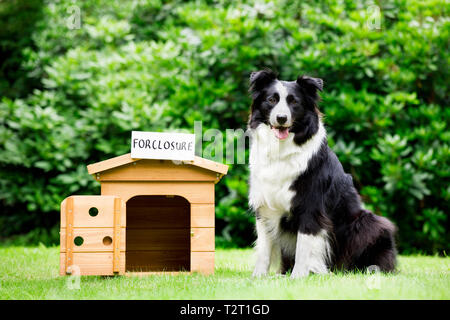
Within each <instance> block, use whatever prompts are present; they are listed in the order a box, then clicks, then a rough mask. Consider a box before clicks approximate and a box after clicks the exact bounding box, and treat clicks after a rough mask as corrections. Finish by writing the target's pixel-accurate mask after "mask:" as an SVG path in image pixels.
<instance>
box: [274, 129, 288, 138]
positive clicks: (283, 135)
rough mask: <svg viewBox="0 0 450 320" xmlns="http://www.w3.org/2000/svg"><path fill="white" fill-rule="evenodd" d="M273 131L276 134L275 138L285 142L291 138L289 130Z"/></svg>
mask: <svg viewBox="0 0 450 320" xmlns="http://www.w3.org/2000/svg"><path fill="white" fill-rule="evenodd" d="M272 130H273V132H274V133H275V136H276V137H277V138H278V139H280V140H284V139H286V138H287V137H288V136H289V129H288V128H272Z"/></svg>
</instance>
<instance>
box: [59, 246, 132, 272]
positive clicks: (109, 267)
mask: <svg viewBox="0 0 450 320" xmlns="http://www.w3.org/2000/svg"><path fill="white" fill-rule="evenodd" d="M93 259H94V260H93ZM73 262H74V263H73V264H74V265H76V266H79V267H80V273H81V275H85V276H91V275H103V276H112V275H114V272H113V252H112V251H111V252H95V253H92V252H74V253H73ZM65 270H66V264H65V253H60V270H59V273H60V275H65V274H66V271H65ZM119 270H120V274H124V273H125V252H123V251H122V252H120V264H119Z"/></svg>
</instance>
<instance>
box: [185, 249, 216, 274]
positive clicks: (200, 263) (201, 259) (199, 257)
mask: <svg viewBox="0 0 450 320" xmlns="http://www.w3.org/2000/svg"><path fill="white" fill-rule="evenodd" d="M191 271H192V272H200V273H202V274H213V273H214V251H212V252H204V251H203V252H191Z"/></svg>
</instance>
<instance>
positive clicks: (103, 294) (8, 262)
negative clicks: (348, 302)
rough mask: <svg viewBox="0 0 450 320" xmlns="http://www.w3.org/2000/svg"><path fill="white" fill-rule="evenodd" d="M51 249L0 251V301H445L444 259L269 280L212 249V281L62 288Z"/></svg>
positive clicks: (172, 279) (125, 280) (121, 280)
mask: <svg viewBox="0 0 450 320" xmlns="http://www.w3.org/2000/svg"><path fill="white" fill-rule="evenodd" d="M58 251H59V248H58V247H53V248H46V247H44V246H40V247H26V248H24V247H0V299H449V298H450V277H449V270H450V259H449V258H439V257H430V256H401V257H400V258H399V272H398V273H397V274H392V275H377V276H370V275H366V274H362V273H359V274H358V273H357V274H330V275H325V276H319V275H312V276H309V277H307V278H304V279H298V280H291V279H290V278H289V277H283V276H277V275H275V274H271V275H270V276H268V277H265V278H261V279H253V278H251V270H252V265H253V254H252V250H250V249H232V250H224V249H218V250H217V252H216V271H215V274H214V275H213V276H202V275H198V274H194V275H179V276H168V275H158V276H117V277H93V276H90V277H81V280H80V289H79V290H75V289H72V290H71V289H69V287H68V279H69V277H61V276H59V275H58V264H59V252H58Z"/></svg>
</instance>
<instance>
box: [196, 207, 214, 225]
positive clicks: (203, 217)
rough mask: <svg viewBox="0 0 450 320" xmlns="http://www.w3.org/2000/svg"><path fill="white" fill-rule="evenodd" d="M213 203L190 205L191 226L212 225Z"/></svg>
mask: <svg viewBox="0 0 450 320" xmlns="http://www.w3.org/2000/svg"><path fill="white" fill-rule="evenodd" d="M214 210H215V207H214V204H213V203H211V204H192V205H191V227H193V228H195V227H214V221H215V214H214Z"/></svg>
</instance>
